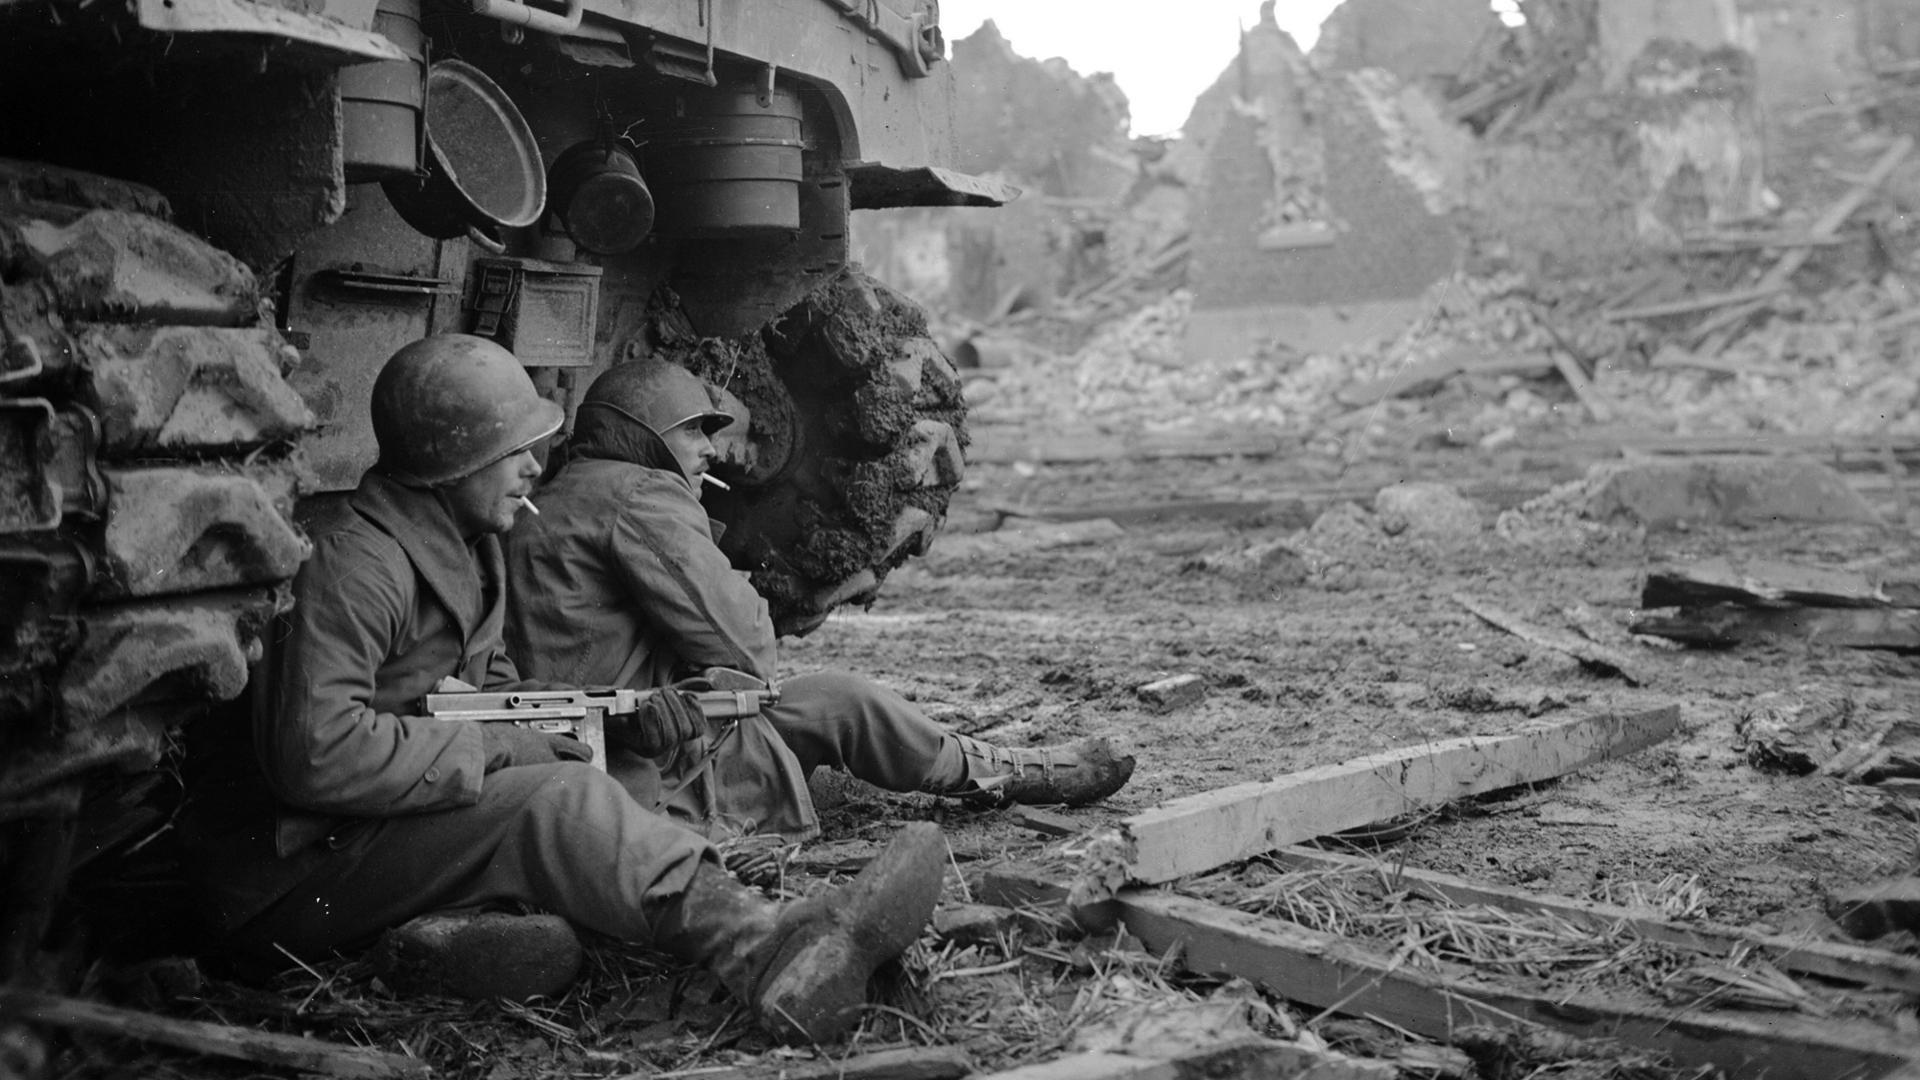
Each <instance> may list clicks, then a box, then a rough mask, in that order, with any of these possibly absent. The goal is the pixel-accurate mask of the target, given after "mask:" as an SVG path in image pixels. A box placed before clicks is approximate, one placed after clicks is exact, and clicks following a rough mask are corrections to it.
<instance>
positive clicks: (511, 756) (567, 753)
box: [480, 723, 593, 772]
mask: <svg viewBox="0 0 1920 1080" xmlns="http://www.w3.org/2000/svg"><path fill="white" fill-rule="evenodd" d="M480 745H481V747H482V748H484V749H485V751H486V754H487V771H488V772H492V771H494V770H495V769H504V768H506V767H507V766H509V765H551V764H553V763H554V762H557V761H592V760H593V747H591V746H588V745H587V744H586V743H583V742H581V741H580V740H579V739H576V738H573V737H572V736H569V735H553V734H550V733H548V732H545V731H534V730H533V729H531V728H523V727H520V726H519V725H517V724H508V723H482V724H481V725H480Z"/></svg>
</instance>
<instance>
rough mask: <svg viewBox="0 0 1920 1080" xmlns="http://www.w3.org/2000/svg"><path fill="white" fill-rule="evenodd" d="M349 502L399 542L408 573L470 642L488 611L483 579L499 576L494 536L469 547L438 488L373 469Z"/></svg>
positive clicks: (501, 567) (501, 575)
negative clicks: (409, 482)
mask: <svg viewBox="0 0 1920 1080" xmlns="http://www.w3.org/2000/svg"><path fill="white" fill-rule="evenodd" d="M351 504H352V506H353V509H354V511H355V512H356V513H358V514H359V515H360V516H361V517H364V518H366V519H367V520H368V521H371V522H372V523H373V524H374V525H376V526H378V527H379V528H380V530H381V531H382V532H384V533H386V534H387V535H388V536H391V537H393V538H394V540H395V541H397V542H398V543H399V545H400V549H401V550H402V551H405V552H406V553H407V560H408V561H409V562H411V563H412V564H413V569H414V572H415V573H417V574H419V575H420V579H421V580H422V581H424V582H426V583H427V588H428V589H430V590H432V592H433V594H434V596H435V597H437V598H438V599H439V600H440V604H441V606H442V607H445V608H446V609H447V611H448V612H449V613H450V614H451V615H452V616H453V620H454V623H455V625H457V626H459V628H460V636H461V639H462V640H463V641H471V640H473V635H474V631H475V630H476V629H478V628H479V626H480V624H481V622H482V621H483V620H484V619H485V618H486V616H487V614H488V612H487V607H488V604H487V600H486V597H485V595H484V591H485V585H486V583H488V582H498V581H501V580H503V579H504V578H505V558H504V557H503V555H502V554H501V550H500V539H499V538H498V537H496V536H491V535H488V536H483V537H481V538H480V539H479V540H478V541H476V542H475V543H474V544H473V546H471V547H469V546H468V545H467V543H466V541H464V540H462V539H461V538H460V533H459V530H457V529H456V528H454V524H453V515H452V514H451V513H450V512H448V510H447V506H446V502H445V500H444V499H443V498H442V496H441V495H440V494H439V493H438V492H436V491H433V490H431V489H428V488H411V487H406V486H404V485H402V484H400V483H398V482H396V481H394V480H393V479H391V478H389V477H386V476H382V475H380V474H379V473H376V472H369V473H367V474H366V475H365V476H363V477H361V478H360V487H359V488H358V489H357V490H355V491H354V493H353V498H352V500H351Z"/></svg>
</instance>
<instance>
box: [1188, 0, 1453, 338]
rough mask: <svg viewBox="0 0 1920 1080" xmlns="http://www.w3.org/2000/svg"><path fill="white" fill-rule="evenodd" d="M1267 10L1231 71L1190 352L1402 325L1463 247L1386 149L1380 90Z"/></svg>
mask: <svg viewBox="0 0 1920 1080" xmlns="http://www.w3.org/2000/svg"><path fill="white" fill-rule="evenodd" d="M1262 16H1263V17H1262V19H1261V22H1260V24H1259V25H1257V26H1255V27H1254V28H1252V29H1251V30H1249V31H1247V33H1246V34H1245V35H1244V37H1243V40H1242V42H1241V50H1240V56H1239V59H1238V60H1236V62H1235V64H1234V66H1233V67H1231V68H1229V69H1228V71H1227V73H1226V74H1225V75H1223V76H1222V81H1223V82H1228V83H1229V84H1230V85H1233V86H1234V87H1235V88H1236V93H1235V97H1234V100H1233V103H1232V106H1231V108H1229V109H1228V110H1227V112H1226V114H1225V116H1224V118H1223V120H1222V122H1221V126H1220V129H1219V131H1218V134H1217V135H1215V136H1214V138H1213V139H1212V141H1211V143H1210V146H1209V149H1208V153H1207V157H1206V168H1205V176H1204V180H1203V182H1202V184H1201V187H1200V189H1199V194H1198V197H1197V198H1196V200H1195V210H1194V215H1193V241H1192V243H1193V264H1192V267H1191V270H1190V272H1189V282H1190V284H1191V286H1192V288H1193V292H1194V310H1193V313H1192V316H1191V318H1190V320H1189V324H1188V332H1187V339H1186V351H1187V353H1188V355H1189V356H1210V355H1234V354H1237V353H1238V352H1242V351H1245V350H1247V349H1248V348H1250V347H1251V346H1253V345H1255V344H1257V343H1260V342H1263V341H1268V340H1272V339H1273V338H1274V337H1276V336H1278V337H1282V338H1284V339H1287V340H1289V342H1290V343H1291V344H1293V345H1295V347H1297V348H1302V349H1310V348H1319V347H1329V346H1332V345H1336V344H1338V343H1340V342H1341V341H1345V340H1354V339H1356V338H1363V337H1369V336H1372V335H1374V334H1376V333H1379V332H1382V331H1384V330H1390V329H1393V328H1394V327H1395V326H1396V325H1397V324H1398V323H1400V322H1402V321H1404V320H1405V319H1406V318H1408V317H1410V315H1411V312H1412V310H1413V307H1414V302H1415V298H1417V297H1418V296H1419V295H1420V294H1421V292H1422V291H1423V290H1424V289H1425V288H1426V287H1427V286H1428V285H1430V284H1432V283H1433V282H1434V281H1435V280H1438V279H1439V278H1441V277H1443V276H1445V275H1446V274H1447V273H1449V272H1451V271H1452V270H1453V268H1454V266H1455V263H1456V260H1457V257H1458V254H1459V241H1458V239H1457V237H1456V235H1455V232H1454V230H1453V228H1452V227H1451V226H1450V225H1449V224H1448V222H1447V220H1446V218H1445V216H1444V215H1443V214H1440V213H1436V212H1435V210H1434V208H1433V207H1432V206H1431V205H1430V204H1429V201H1428V199H1427V198H1425V197H1424V196H1423V193H1422V192H1421V191H1420V190H1419V189H1418V188H1417V187H1416V185H1415V184H1414V183H1413V182H1412V180H1411V179H1410V177H1409V176H1408V175H1406V174H1405V173H1404V172H1403V171H1396V169H1395V168H1394V167H1393V164H1392V162H1391V161H1390V160H1389V159H1390V156H1391V155H1390V148H1389V145H1388V134H1389V132H1388V130H1387V129H1386V128H1385V127H1384V126H1383V124H1382V122H1381V119H1380V118H1379V117H1378V116H1376V112H1375V108H1376V107H1379V106H1381V104H1382V102H1381V97H1382V95H1381V94H1380V92H1379V88H1378V87H1370V86H1368V85H1366V84H1365V83H1364V82H1363V81H1360V80H1363V79H1364V78H1366V77H1365V76H1362V75H1361V74H1360V73H1353V74H1344V73H1322V72H1317V71H1315V70H1314V69H1313V68H1312V67H1311V66H1310V65H1309V64H1308V63H1307V60H1306V57H1305V56H1304V54H1302V53H1301V52H1300V50H1299V47H1298V46H1297V45H1296V44H1295V43H1294V41H1293V38H1292V37H1291V36H1290V35H1288V34H1287V33H1286V32H1285V31H1283V30H1281V29H1280V28H1279V26H1278V25H1277V24H1276V23H1275V22H1274V21H1273V18H1272V10H1271V5H1268V7H1267V8H1266V9H1265V10H1263V12H1262ZM1386 96H1388V97H1390V95H1386Z"/></svg>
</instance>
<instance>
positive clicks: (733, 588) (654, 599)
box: [609, 484, 777, 683]
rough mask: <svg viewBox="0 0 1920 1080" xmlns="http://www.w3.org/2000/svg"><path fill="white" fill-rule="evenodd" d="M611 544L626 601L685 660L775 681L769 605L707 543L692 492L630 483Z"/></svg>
mask: <svg viewBox="0 0 1920 1080" xmlns="http://www.w3.org/2000/svg"><path fill="white" fill-rule="evenodd" d="M609 543H610V544H611V546H612V549H613V555H614V561H615V563H616V565H617V566H618V567H619V573H620V576H621V580H622V581H623V583H624V584H625V586H626V588H627V591H628V594H629V596H630V598H631V600H632V602H633V603H634V605H635V606H636V608H637V609H638V610H639V612H640V614H641V616H642V617H643V618H645V619H646V620H647V621H648V622H649V623H651V624H652V625H653V626H654V628H655V629H657V630H658V631H659V632H660V633H661V634H662V635H664V636H665V637H667V638H669V639H670V640H671V641H672V645H673V649H674V651H675V652H677V653H678V654H679V655H680V657H681V658H682V659H683V660H685V661H687V662H688V663H690V664H692V665H693V666H695V667H701V668H706V667H730V668H737V669H739V670H741V671H745V672H747V673H749V674H751V675H754V676H756V677H758V678H760V679H763V680H765V681H767V682H768V683H771V682H773V680H774V669H775V664H776V656H777V651H776V644H775V642H776V639H775V636H774V632H773V620H772V618H771V617H769V615H768V614H767V602H766V601H765V600H764V599H762V598H761V596H760V594H759V593H757V592H755V591H754V589H753V585H752V584H751V583H749V582H748V581H747V578H746V575H744V574H742V573H740V572H739V571H737V570H735V569H734V568H733V566H732V564H730V563H729V562H728V561H727V557H726V555H725V554H724V553H723V552H721V550H720V547H719V545H717V544H715V543H714V542H713V534H712V532H711V531H710V527H709V525H708V522H707V515H706V511H705V510H703V509H702V508H701V506H700V502H699V500H698V499H696V498H695V497H694V496H693V494H692V493H691V492H685V491H679V490H673V489H668V488H667V487H666V485H664V484H655V485H636V488H635V491H634V492H633V493H632V495H631V496H630V497H629V498H627V499H626V500H624V504H623V512H622V514H621V515H620V518H619V520H617V521H615V522H614V523H613V524H612V529H611V533H610V538H609Z"/></svg>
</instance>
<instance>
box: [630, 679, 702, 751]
mask: <svg viewBox="0 0 1920 1080" xmlns="http://www.w3.org/2000/svg"><path fill="white" fill-rule="evenodd" d="M634 728H635V730H634V736H635V738H634V741H635V744H636V747H637V748H638V749H639V751H640V752H641V753H642V754H645V755H646V756H648V757H658V756H660V755H661V754H664V753H666V752H667V751H669V750H671V749H673V748H674V747H676V746H679V745H680V744H681V743H683V742H689V741H691V740H693V739H697V738H699V737H700V736H702V735H705V734H706V733H707V721H706V717H704V716H702V715H701V713H700V700H699V699H698V698H696V697H694V696H693V694H691V693H689V692H686V691H682V690H676V689H674V688H673V687H666V686H663V687H661V688H660V689H659V690H658V691H656V692H654V693H652V694H650V695H648V696H647V701H646V704H645V705H642V706H641V708H640V715H638V716H636V717H634Z"/></svg>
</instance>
